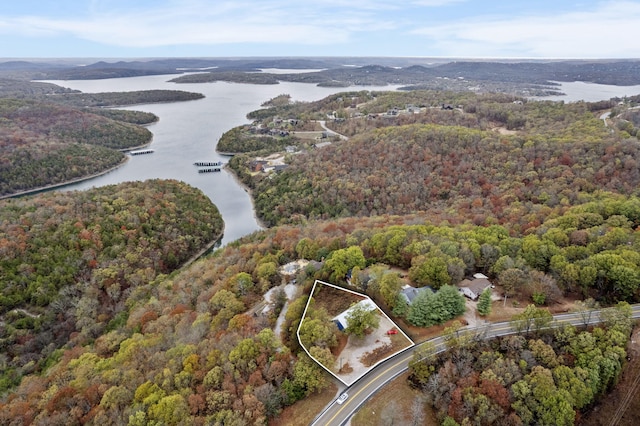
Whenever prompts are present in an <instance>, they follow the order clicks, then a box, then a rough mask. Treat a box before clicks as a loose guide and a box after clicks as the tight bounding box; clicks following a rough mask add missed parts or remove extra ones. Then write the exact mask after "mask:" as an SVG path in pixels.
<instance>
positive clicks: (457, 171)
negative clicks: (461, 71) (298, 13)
mask: <svg viewBox="0 0 640 426" xmlns="http://www.w3.org/2000/svg"><path fill="white" fill-rule="evenodd" d="M20 102H22V103H20ZM637 102H638V100H637V99H635V98H629V99H624V100H612V101H610V102H602V103H594V104H591V103H573V104H564V103H551V102H533V101H528V100H526V99H523V98H519V97H516V96H512V95H504V94H485V95H479V94H473V93H455V92H446V91H410V92H393V93H384V92H359V91H355V92H345V93H342V94H338V95H332V96H330V97H328V98H326V99H323V100H321V101H318V102H313V103H295V102H290V99H289V98H288V97H287V96H286V95H281V96H279V97H277V98H276V99H273V100H271V101H270V102H267V103H265V105H264V107H263V108H262V109H261V110H259V111H256V112H254V113H252V114H250V115H249V117H250V119H251V120H254V123H253V125H254V126H256V127H257V126H258V125H261V126H264V127H266V128H270V129H277V130H280V129H281V128H282V130H285V129H287V130H290V131H291V132H292V133H294V132H296V133H298V132H304V131H308V130H309V129H311V128H313V129H314V130H315V129H316V127H315V124H314V122H315V120H326V121H327V126H329V127H330V128H331V129H333V130H334V131H336V132H338V133H340V134H343V135H345V136H347V137H348V138H349V139H348V140H346V141H334V142H333V143H331V144H330V145H329V146H324V147H319V148H313V147H312V144H311V143H307V142H298V143H297V144H298V147H299V148H300V151H299V153H296V154H289V155H287V157H286V158H287V161H288V164H289V167H288V168H287V169H286V170H284V171H281V172H277V173H273V174H269V175H267V174H264V173H262V172H253V171H252V170H250V169H249V167H248V166H249V164H250V163H251V161H252V160H253V159H254V158H255V156H256V155H257V154H256V151H254V149H258V150H259V151H258V152H260V153H265V152H281V150H282V147H283V145H285V143H286V145H289V144H290V143H291V141H292V140H293V143H294V144H295V143H296V142H295V139H294V136H295V135H292V136H291V137H289V139H286V138H282V137H280V136H276V137H267V138H265V139H264V140H261V142H264V141H269V140H270V139H271V140H273V141H275V143H273V144H269V143H268V142H267V143H266V144H256V145H255V147H254V146H253V145H252V143H253V142H251V140H252V139H251V138H253V137H254V136H253V135H251V132H250V127H249V126H242V127H239V128H236V129H231V130H230V131H229V132H228V135H227V143H228V145H227V147H226V148H228V149H229V150H231V151H232V152H242V154H238V155H235V156H234V158H233V159H232V160H231V162H230V165H231V167H232V170H233V171H234V172H235V173H236V174H237V175H238V177H239V178H241V179H242V180H243V182H245V184H246V185H247V187H248V188H250V189H251V191H252V195H253V197H254V200H255V203H256V209H257V212H258V214H259V216H260V218H261V219H263V220H264V221H265V223H267V224H268V225H269V228H267V229H265V230H263V231H259V232H255V233H253V234H250V235H247V236H245V237H243V238H242V239H240V240H237V241H234V242H231V243H229V244H227V245H226V246H224V247H222V248H219V249H217V250H214V251H213V252H211V253H210V254H208V255H205V256H203V257H201V258H200V259H198V260H196V261H195V262H193V263H190V264H189V265H187V266H184V267H183V265H184V264H185V263H187V262H188V260H189V259H190V258H191V257H192V256H193V255H195V254H196V253H198V252H199V251H200V250H201V249H202V248H204V247H205V246H207V244H209V243H211V242H213V241H215V240H216V239H217V238H218V237H219V235H220V234H221V232H222V229H223V226H224V225H223V223H222V220H221V218H220V215H219V213H218V212H217V209H216V208H215V206H213V205H212V204H211V202H210V201H209V200H208V199H207V198H206V197H205V196H204V195H203V194H202V193H201V192H200V191H198V190H195V189H193V188H190V187H188V186H187V185H186V184H182V183H179V182H175V181H149V182H144V183H130V184H122V185H118V186H109V187H104V188H99V189H94V190H90V191H87V192H73V193H62V194H44V195H37V196H33V197H26V198H18V199H12V200H4V201H0V226H1V228H0V253H1V254H2V256H0V259H2V262H3V263H2V264H1V265H0V267H1V268H2V272H3V277H4V276H5V273H6V277H9V278H8V279H6V280H4V279H3V280H2V281H1V282H2V285H3V288H2V297H3V299H2V300H1V301H0V306H2V307H3V308H2V309H3V310H2V318H1V319H0V321H1V322H2V324H1V325H2V328H0V330H2V335H1V336H0V350H2V352H1V353H0V371H3V372H4V373H3V375H2V378H1V380H2V381H1V382H0V384H1V385H2V392H3V393H2V396H0V423H1V424H8V425H20V424H34V425H51V424H61V425H62V424H64V425H76V424H77V425H80V424H100V425H119V424H131V425H147V424H158V425H160V424H163V425H178V424H193V425H205V424H219V425H238V426H241V425H250V424H251V425H266V424H269V423H271V424H277V422H278V420H279V417H280V416H281V415H283V413H285V412H286V411H287V410H289V409H291V407H295V406H299V405H300V404H305V401H307V399H308V397H310V396H316V395H318V394H319V392H320V391H322V390H323V389H325V388H326V387H327V386H329V385H330V380H329V376H328V375H327V374H325V373H323V371H322V370H321V368H320V367H319V366H318V365H317V364H316V363H315V362H313V361H312V360H311V359H310V358H309V357H308V356H306V355H305V354H304V352H303V351H302V348H301V347H300V343H299V342H298V339H297V336H296V330H298V325H299V323H300V320H301V316H302V312H303V310H304V308H305V306H306V304H307V300H308V297H309V294H310V291H311V287H312V285H313V283H314V282H315V280H323V281H326V282H330V283H332V284H335V285H339V286H344V287H348V288H351V289H353V290H357V291H360V292H363V293H365V294H367V295H368V296H370V297H371V298H372V299H374V300H375V302H376V303H377V304H378V306H380V307H381V309H383V310H384V311H385V313H387V315H389V316H390V317H391V318H392V319H394V320H395V321H396V322H397V323H398V324H399V325H400V326H401V327H402V328H403V329H406V331H407V332H408V333H409V334H410V335H412V336H413V337H414V338H418V339H419V338H420V336H421V334H420V333H421V331H422V330H424V329H425V328H426V327H430V326H432V325H434V324H440V325H439V327H444V331H445V333H449V334H448V342H449V343H448V344H449V345H450V351H449V352H448V353H447V355H446V356H440V357H434V356H432V354H429V352H428V348H427V350H426V351H425V352H421V354H419V355H418V356H417V357H416V359H415V361H414V362H413V363H412V366H411V376H410V383H411V384H412V386H414V388H415V389H418V390H420V391H421V392H425V396H426V399H425V404H429V405H430V406H431V407H432V409H433V410H434V411H435V412H436V416H437V418H438V420H440V421H441V422H443V424H448V425H455V424H469V423H475V424H492V423H496V422H497V421H498V419H499V420H500V421H503V420H504V422H505V424H554V423H553V422H552V421H551V420H553V421H555V422H558V424H573V422H575V421H576V420H577V419H579V417H580V415H581V413H582V412H584V410H586V409H588V408H590V407H593V406H594V404H597V403H598V401H599V399H600V398H601V397H602V396H603V395H605V394H606V393H607V392H609V391H610V390H611V388H612V387H613V386H615V384H616V383H617V381H618V379H619V377H620V374H621V372H622V371H623V369H624V365H625V362H626V361H625V358H626V353H625V347H626V344H627V342H628V340H629V334H630V331H631V325H632V324H631V322H630V320H629V318H628V305H627V303H636V302H639V301H640V240H639V239H638V238H637V229H638V226H640V194H638V193H637V188H638V183H639V182H638V170H637V169H638V167H637V160H636V157H637V155H638V152H637V150H638V148H637V145H638V140H637V134H638V132H637V130H634V129H635V128H636V127H637V122H636V121H635V120H636V117H635V113H634V110H633V109H630V108H632V107H633V106H635V105H636V103H637ZM16 105H21V106H23V107H24V106H27V107H29V108H32V107H33V108H36V106H38V104H36V103H31V102H30V101H10V102H9V101H7V106H6V107H5V108H6V110H7V111H8V113H7V114H8V115H7V117H9V116H10V114H14V115H15V116H16V117H17V118H16V120H22V121H20V123H27V124H29V125H31V126H33V129H34V130H32V131H33V132H34V133H36V132H43V133H46V132H49V133H52V132H53V131H52V130H51V129H50V128H49V127H46V126H43V125H41V124H39V123H36V124H31V122H29V121H28V120H27V119H26V118H24V117H21V116H20V114H19V113H18V112H16V111H14V110H16V109H19V108H15V106H16ZM38 107H39V106H38ZM409 107H411V108H409ZM414 107H415V112H411V113H409V112H408V111H409V110H410V109H411V110H413V108H414ZM12 108H13V109H12ZM29 108H27V109H29ZM47 108H49V109H51V110H52V111H54V112H55V111H57V109H56V108H64V107H62V106H55V107H54V106H47ZM72 111H75V110H72ZM606 111H610V112H611V113H610V115H609V117H608V118H606V119H603V118H601V117H602V115H603V113H604V112H606ZM9 113H10V114H9ZM73 113H75V112H73ZM3 117H4V115H3ZM329 117H332V118H331V119H330V118H329ZM627 123H630V124H627ZM21 125H22V124H21ZM24 125H25V126H26V124H24ZM15 126H16V127H17V124H16V125H15ZM7 127H9V128H10V125H7ZM29 129H31V128H30V127H29ZM69 134H72V132H69ZM295 137H298V136H295ZM269 138H270V139H269ZM246 141H250V142H249V143H247V144H246V145H243V146H241V145H240V144H243V143H245V142H246ZM77 145H78V146H82V145H80V144H77ZM88 146H91V145H88ZM298 259H306V260H309V261H313V263H312V264H310V265H309V266H307V267H305V268H302V269H300V270H298V271H297V272H296V273H295V275H294V276H285V275H283V274H282V273H281V267H282V266H284V265H286V264H288V263H289V262H291V261H294V260H298ZM478 272H481V273H483V274H485V275H486V276H487V277H489V279H490V280H491V281H492V282H494V283H495V284H496V285H497V287H498V290H496V291H499V292H500V294H501V296H502V295H503V296H504V297H505V299H504V300H505V303H507V300H508V301H509V304H510V306H511V307H512V308H514V309H517V310H518V312H519V314H517V315H516V316H515V317H514V318H513V321H514V324H525V325H523V326H522V327H521V328H520V333H519V334H517V335H514V336H511V337H507V338H503V339H499V340H490V341H486V342H485V341H477V340H473V339H467V338H466V335H465V334H464V332H462V333H459V331H460V330H461V329H460V325H461V324H460V323H456V322H453V323H452V322H451V319H452V318H454V320H455V319H456V316H458V315H459V314H460V313H461V311H462V310H463V309H462V308H463V307H462V304H461V302H462V301H463V299H462V297H461V296H460V294H459V293H458V292H457V290H456V289H455V287H454V286H455V285H456V284H458V283H459V282H460V281H461V280H462V279H464V278H465V277H468V276H471V275H473V274H475V273H478ZM348 278H349V280H347V279H348ZM405 283H410V284H412V285H414V286H416V287H426V286H428V287H430V288H431V289H433V292H430V291H425V292H424V293H422V294H423V296H421V298H419V299H417V300H416V302H415V305H412V306H408V305H407V304H406V303H405V302H404V301H403V300H402V299H401V298H400V297H399V292H400V289H401V287H402V285H403V284H405ZM285 284H289V285H293V286H294V287H295V288H296V294H295V295H293V296H291V297H289V296H288V295H287V294H286V293H285V291H284V285H285ZM267 295H274V296H273V297H271V298H267ZM566 300H572V301H576V302H575V304H574V305H575V306H577V307H580V306H583V307H584V309H585V311H588V310H589V309H592V308H595V307H597V306H604V307H607V309H606V310H605V311H604V312H605V314H603V315H604V318H607V319H608V320H607V321H605V323H604V324H603V325H602V326H600V327H586V326H585V327H578V328H575V329H574V328H570V327H566V328H563V329H559V330H556V331H553V332H546V331H543V330H542V328H544V327H543V325H544V321H546V320H548V318H549V316H550V315H551V314H550V313H549V309H551V308H555V307H557V305H558V304H559V303H560V302H562V301H566ZM582 300H584V302H582ZM500 303H502V302H500ZM478 309H479V311H480V307H479V308H478ZM483 309H484V308H483ZM490 310H491V305H490V304H489V307H488V310H487V311H484V310H483V312H488V311H490ZM481 314H482V315H485V314H483V313H481ZM326 316H327V315H325V314H323V313H322V312H320V313H318V318H324V317H326ZM530 318H534V320H533V321H532V322H531V323H530V322H529V319H530ZM325 322H326V321H325ZM529 324H534V325H535V326H533V327H530V326H529ZM324 325H326V324H324V323H322V322H321V323H320V324H319V326H318V327H314V328H311V329H309V330H307V331H308V333H307V334H306V335H305V339H307V337H309V336H311V337H309V338H310V339H311V338H316V337H317V340H316V342H320V344H319V346H320V347H322V349H325V348H329V349H331V348H332V347H333V346H334V337H335V335H334V334H333V333H335V330H333V329H329V330H328V328H330V327H325V326H324ZM538 325H540V327H538ZM316 332H317V333H316ZM303 334H304V333H303ZM454 336H455V337H454ZM329 352H330V351H329ZM323 353H325V354H326V355H327V356H329V355H330V354H329V353H328V352H327V351H323ZM422 355H428V356H427V357H426V359H423V358H424V357H423V356H422ZM434 390H437V392H436V393H434ZM315 414H317V413H315V412H314V413H307V414H306V416H308V417H309V418H301V419H300V421H301V422H302V423H303V424H308V423H309V422H310V421H311V420H312V418H313V416H314V415H315Z"/></svg>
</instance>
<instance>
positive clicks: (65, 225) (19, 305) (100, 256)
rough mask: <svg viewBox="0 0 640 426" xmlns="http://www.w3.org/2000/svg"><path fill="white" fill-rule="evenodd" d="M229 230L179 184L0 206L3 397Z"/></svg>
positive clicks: (204, 201)
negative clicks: (133, 296)
mask: <svg viewBox="0 0 640 426" xmlns="http://www.w3.org/2000/svg"><path fill="white" fill-rule="evenodd" d="M222 230H223V223H222V218H221V216H220V214H219V213H218V211H217V209H216V207H215V206H213V204H211V202H210V201H209V200H208V198H207V197H206V196H204V195H203V194H202V193H201V192H200V191H199V190H195V189H194V188H190V187H189V186H187V185H186V184H183V183H180V182H175V181H159V180H156V181H148V182H143V183H142V182H137V183H127V184H121V185H117V186H113V185H112V186H107V187H102V188H96V189H91V190H88V191H84V192H65V193H48V194H44V195H38V196H35V197H32V198H20V199H15V200H13V199H12V200H5V201H0V251H1V252H2V256H1V257H0V270H2V279H1V280H0V323H1V324H2V328H1V330H2V331H1V335H0V360H2V365H3V368H2V369H0V370H1V371H2V374H1V375H0V391H5V390H6V389H8V388H11V387H12V386H15V385H16V384H18V383H19V382H20V379H21V377H22V376H23V375H27V374H29V373H39V372H41V371H42V370H43V368H46V366H48V365H51V364H52V363H53V362H55V361H56V360H57V359H58V358H59V356H60V354H61V353H62V352H61V348H63V347H64V346H66V345H69V344H72V342H74V343H73V344H74V345H75V344H85V343H86V342H88V341H90V340H92V339H94V338H96V337H98V336H100V335H101V334H102V333H104V332H105V331H106V330H109V329H113V328H114V327H115V328H117V327H118V326H119V324H121V323H122V322H123V321H125V320H126V318H127V316H128V312H127V311H128V309H127V308H126V306H125V301H126V299H127V298H128V296H129V295H130V294H131V293H132V292H135V290H136V288H138V287H140V286H146V285H149V283H151V282H152V281H153V280H154V279H155V278H156V277H157V276H159V275H161V274H167V273H170V272H171V271H174V270H175V269H176V268H178V267H179V266H180V265H182V264H183V263H184V262H185V261H187V260H189V258H190V257H191V256H193V255H194V254H196V253H198V252H199V251H200V250H202V249H203V248H206V247H207V246H209V245H210V244H212V243H213V242H214V241H215V240H216V239H217V238H219V237H220V236H221V235H222Z"/></svg>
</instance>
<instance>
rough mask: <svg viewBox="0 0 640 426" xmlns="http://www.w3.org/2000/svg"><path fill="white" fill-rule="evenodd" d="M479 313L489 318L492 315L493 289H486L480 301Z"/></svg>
mask: <svg viewBox="0 0 640 426" xmlns="http://www.w3.org/2000/svg"><path fill="white" fill-rule="evenodd" d="M478 313H479V314H480V315H482V316H483V317H484V316H487V315H489V314H490V313H491V289H490V288H486V289H485V290H484V291H483V292H482V294H480V298H479V299H478Z"/></svg>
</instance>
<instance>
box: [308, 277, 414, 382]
mask: <svg viewBox="0 0 640 426" xmlns="http://www.w3.org/2000/svg"><path fill="white" fill-rule="evenodd" d="M318 284H320V285H326V286H329V287H333V288H335V289H338V290H341V291H347V292H349V293H352V294H355V295H356V296H359V297H363V298H365V299H369V300H370V301H371V303H373V305H374V306H375V307H376V309H377V310H378V311H380V313H382V315H384V316H385V318H387V319H388V320H389V322H391V324H393V325H394V326H395V328H396V330H398V331H399V332H400V333H402V335H403V336H404V337H405V338H406V339H407V340H408V341H409V342H411V344H410V345H409V346H408V347H406V348H403V349H402V350H400V351H397V352H394V353H392V354H391V355H389V356H387V357H386V358H383V359H381V360H379V361H378V362H376V363H375V364H373V365H371V366H369V367H368V368H367V369H366V371H364V372H363V373H362V374H361V375H359V376H358V377H356V378H355V379H353V380H352V381H351V382H345V381H344V380H342V379H341V378H340V377H339V376H338V375H337V374H335V373H334V372H333V371H331V370H330V369H329V368H327V367H326V366H324V365H323V364H322V363H321V362H319V361H318V360H317V359H315V358H314V357H313V356H312V355H311V354H310V353H309V350H308V349H307V348H306V347H305V346H304V343H302V340H301V339H300V328H301V327H302V322H303V321H304V320H305V317H306V316H307V308H309V303H310V302H311V299H312V298H313V294H314V293H315V291H316V286H317V285H318ZM296 336H297V337H298V343H300V346H301V347H302V349H304V351H305V352H306V354H307V355H308V356H309V358H311V359H312V360H314V361H315V362H316V364H318V365H319V366H320V367H322V368H324V369H325V370H326V371H328V372H329V374H331V375H332V376H333V377H335V378H336V379H338V380H340V382H341V383H343V384H344V385H345V386H351V385H352V384H354V383H355V382H357V381H358V380H360V379H361V378H362V376H364V375H365V374H367V373H368V372H369V371H371V370H372V369H374V368H375V367H377V366H378V365H379V364H381V363H383V362H385V361H386V360H388V359H390V358H393V357H394V356H395V355H396V354H398V353H399V352H402V351H405V350H407V349H409V348H411V347H413V346H415V345H416V344H415V342H414V341H413V340H411V338H410V337H409V336H407V335H406V334H405V332H404V331H402V329H401V328H400V327H398V324H396V323H395V322H394V321H393V320H392V319H391V318H389V316H388V315H387V314H386V313H385V312H384V311H383V310H382V309H380V307H379V306H378V305H377V304H376V303H375V302H374V301H373V300H372V299H371V298H370V297H369V296H367V295H366V294H362V293H358V292H357V291H353V290H349V289H348V288H344V287H339V286H337V285H334V284H329V283H327V282H324V281H320V280H316V281H315V282H314V283H313V288H312V289H311V294H309V298H308V299H307V304H306V305H305V307H304V311H303V312H302V318H301V319H300V324H298V329H297V330H296Z"/></svg>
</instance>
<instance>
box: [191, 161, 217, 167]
mask: <svg viewBox="0 0 640 426" xmlns="http://www.w3.org/2000/svg"><path fill="white" fill-rule="evenodd" d="M193 165H194V166H198V167H217V166H222V161H213V162H204V161H199V162H197V163H193Z"/></svg>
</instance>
